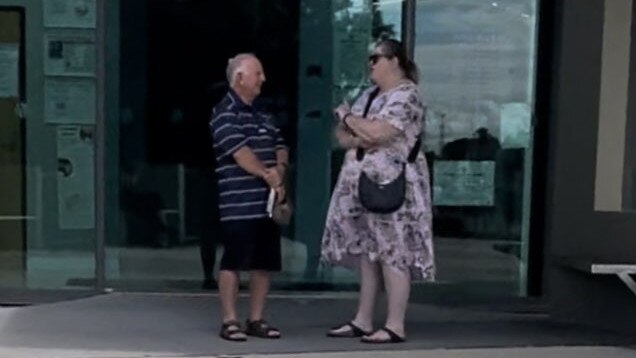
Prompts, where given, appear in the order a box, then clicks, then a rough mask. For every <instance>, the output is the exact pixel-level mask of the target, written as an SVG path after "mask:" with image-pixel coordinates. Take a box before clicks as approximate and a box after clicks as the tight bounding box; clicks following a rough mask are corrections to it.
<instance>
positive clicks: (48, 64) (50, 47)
mask: <svg viewBox="0 0 636 358" xmlns="http://www.w3.org/2000/svg"><path fill="white" fill-rule="evenodd" d="M44 46H45V51H44V53H45V62H44V72H45V74H46V75H56V76H95V71H96V63H97V62H96V47H95V36H94V34H93V33H92V32H91V33H86V30H65V31H59V30H58V31H55V32H49V33H47V34H46V37H45V40H44Z"/></svg>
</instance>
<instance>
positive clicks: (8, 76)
mask: <svg viewBox="0 0 636 358" xmlns="http://www.w3.org/2000/svg"><path fill="white" fill-rule="evenodd" d="M19 61H20V45H19V44H17V43H16V44H12V43H0V98H17V97H19V96H20V92H19V75H20V74H19V70H20V67H19Z"/></svg>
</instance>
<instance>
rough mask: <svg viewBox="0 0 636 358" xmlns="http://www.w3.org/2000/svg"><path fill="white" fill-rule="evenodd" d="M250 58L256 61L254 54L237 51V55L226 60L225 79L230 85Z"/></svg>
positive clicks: (243, 69)
mask: <svg viewBox="0 0 636 358" xmlns="http://www.w3.org/2000/svg"><path fill="white" fill-rule="evenodd" d="M250 60H252V61H253V60H257V61H258V59H257V58H256V56H254V55H253V54H251V53H239V54H238V55H236V56H234V57H232V58H230V59H229V60H228V61H227V68H226V70H225V75H226V76H227V81H228V82H229V83H230V85H233V84H234V81H235V80H236V75H237V74H238V73H239V72H242V71H243V72H244V71H245V67H246V65H247V62H250Z"/></svg>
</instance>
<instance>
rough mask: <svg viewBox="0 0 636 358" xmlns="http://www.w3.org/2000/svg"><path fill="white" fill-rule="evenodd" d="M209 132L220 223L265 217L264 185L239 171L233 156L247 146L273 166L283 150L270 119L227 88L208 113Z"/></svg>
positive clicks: (265, 189) (264, 161) (262, 181)
mask: <svg viewBox="0 0 636 358" xmlns="http://www.w3.org/2000/svg"><path fill="white" fill-rule="evenodd" d="M210 131H211V132H212V139H213V142H214V153H215V155H216V160H217V168H216V174H217V178H218V182H219V186H218V187H219V212H220V217H221V221H233V220H250V219H260V218H265V217H267V209H266V207H267V197H268V195H269V187H268V185H267V183H266V182H265V180H263V179H262V178H259V177H256V176H254V175H252V174H250V173H248V172H246V171H245V170H243V168H241V167H240V166H239V165H238V164H237V163H236V161H235V160H234V157H233V154H234V153H235V152H236V151H237V150H239V149H240V148H242V147H243V146H248V147H249V148H250V149H251V150H252V152H254V154H255V155H256V156H257V157H258V159H259V160H260V161H261V162H262V163H263V164H264V165H265V166H267V167H274V166H276V150H278V149H286V147H285V143H284V141H283V138H282V137H281V135H280V131H279V130H278V128H276V127H275V126H274V125H273V124H272V123H271V116H269V115H267V114H266V113H263V112H261V111H258V110H256V109H255V108H254V107H253V106H250V105H247V104H245V103H244V102H243V101H242V100H241V98H240V97H239V96H238V95H237V94H236V92H234V91H233V90H232V89H230V90H229V92H228V93H227V95H225V97H224V98H223V99H222V100H221V102H219V103H218V104H217V105H216V106H215V107H214V109H213V111H212V120H211V121H210Z"/></svg>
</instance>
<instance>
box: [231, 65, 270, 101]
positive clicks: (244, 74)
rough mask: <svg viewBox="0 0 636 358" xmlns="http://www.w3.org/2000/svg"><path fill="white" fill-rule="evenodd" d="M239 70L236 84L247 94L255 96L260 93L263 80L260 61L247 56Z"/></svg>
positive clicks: (263, 75)
mask: <svg viewBox="0 0 636 358" xmlns="http://www.w3.org/2000/svg"><path fill="white" fill-rule="evenodd" d="M242 67H243V68H242V69H241V70H240V71H239V78H238V85H239V86H241V87H242V88H243V91H244V92H246V93H247V94H249V95H251V96H253V97H256V96H258V95H259V94H261V87H262V86H263V83H264V82H265V72H264V71H263V66H262V65H261V62H260V61H259V60H258V59H256V58H248V59H246V60H245V62H244V63H243V66H242Z"/></svg>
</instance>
